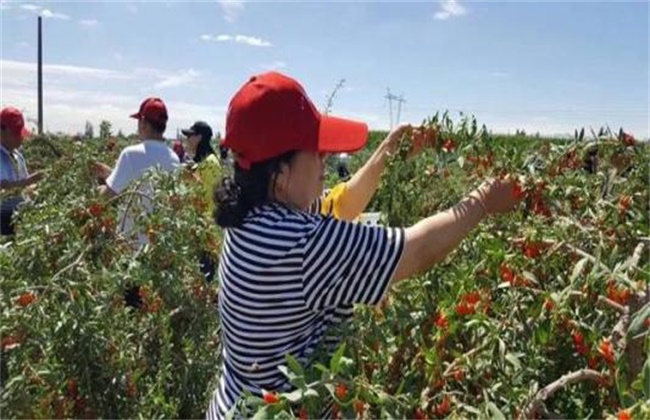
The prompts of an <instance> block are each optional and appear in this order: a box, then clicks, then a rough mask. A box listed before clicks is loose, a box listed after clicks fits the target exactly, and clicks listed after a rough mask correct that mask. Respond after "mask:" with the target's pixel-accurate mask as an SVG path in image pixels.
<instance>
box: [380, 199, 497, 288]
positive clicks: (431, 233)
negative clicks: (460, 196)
mask: <svg viewBox="0 0 650 420" xmlns="http://www.w3.org/2000/svg"><path fill="white" fill-rule="evenodd" d="M485 216H486V213H485V210H484V208H483V207H482V206H481V204H479V200H478V199H476V198H475V197H472V195H470V196H468V197H467V198H465V199H464V200H462V201H461V202H460V203H458V204H457V205H455V206H454V207H452V208H451V209H449V210H446V211H444V212H442V213H438V214H436V215H434V216H431V217H429V218H427V219H424V220H422V221H420V222H418V223H417V224H415V225H413V226H411V227H409V228H407V229H406V232H405V235H406V238H405V246H404V254H403V256H402V259H401V261H400V263H399V265H398V266H397V269H396V271H395V274H394V275H393V279H392V281H400V280H403V279H406V278H408V277H410V276H412V275H414V274H417V273H420V272H423V271H425V270H427V269H429V268H431V267H432V266H433V265H434V264H435V263H437V262H439V261H441V260H443V259H444V258H445V257H446V256H447V255H448V254H449V253H450V252H451V251H453V250H454V249H455V248H456V247H457V246H458V245H459V244H460V243H461V242H462V240H463V239H464V238H465V237H466V236H467V235H468V234H469V233H470V232H471V231H472V230H473V229H474V228H475V227H476V226H477V225H478V224H479V223H480V222H481V221H482V220H483V218H484V217H485Z"/></svg>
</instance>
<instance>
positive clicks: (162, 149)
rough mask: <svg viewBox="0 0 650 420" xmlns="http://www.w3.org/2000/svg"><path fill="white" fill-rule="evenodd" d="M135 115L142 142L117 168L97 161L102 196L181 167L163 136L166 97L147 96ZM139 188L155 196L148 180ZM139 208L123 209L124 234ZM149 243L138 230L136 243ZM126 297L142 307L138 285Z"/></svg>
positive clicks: (145, 204)
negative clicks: (158, 172) (152, 172)
mask: <svg viewBox="0 0 650 420" xmlns="http://www.w3.org/2000/svg"><path fill="white" fill-rule="evenodd" d="M131 118H135V119H137V120H138V136H139V137H140V140H141V142H140V143H139V144H135V145H132V146H128V147H126V148H125V149H124V150H122V152H121V153H120V157H119V158H118V159H117V163H116V164H115V168H111V167H109V166H108V165H105V164H103V163H99V162H96V163H95V172H96V176H97V178H98V179H99V180H100V181H101V182H102V183H103V184H104V185H101V186H100V187H99V190H100V194H101V195H102V196H105V197H112V196H115V195H117V194H120V193H121V192H123V191H124V190H125V189H126V188H127V187H128V186H129V184H131V182H133V181H137V180H139V179H140V178H142V177H143V176H144V175H145V174H146V173H147V172H148V171H150V170H155V169H158V170H162V171H166V172H172V171H174V170H176V169H177V168H180V160H179V159H178V155H176V153H175V152H174V151H173V150H172V149H171V148H170V147H169V146H167V144H166V142H165V139H164V137H163V134H164V132H165V129H166V128H167V120H168V114H167V107H166V106H165V103H164V102H163V101H162V99H160V98H147V99H145V100H144V102H142V105H140V110H139V111H138V112H136V113H135V114H133V115H131ZM138 190H139V192H140V193H142V195H143V196H151V194H152V193H153V186H152V185H151V184H150V183H148V182H143V183H141V184H140V186H139V187H138ZM127 201H128V200H127ZM134 201H135V202H137V203H139V208H141V209H143V210H144V211H146V212H147V213H150V212H151V211H152V210H153V203H152V202H151V201H150V200H148V199H142V197H139V198H138V200H134ZM137 209H138V205H137V204H136V205H135V208H134V206H133V202H131V205H126V206H125V207H122V208H121V209H120V211H119V226H118V228H119V230H120V231H121V232H122V233H123V234H124V235H129V234H131V233H132V232H133V231H134V229H133V225H134V221H133V219H134V216H135V214H134V213H137ZM136 232H137V231H136ZM147 242H148V239H147V236H146V235H144V234H143V233H142V232H137V243H136V244H134V245H136V247H141V246H143V245H145V244H147ZM124 300H125V302H126V304H127V306H131V307H135V308H138V307H140V305H141V304H142V301H141V298H140V296H139V288H138V286H133V287H129V288H127V289H126V290H125V292H124Z"/></svg>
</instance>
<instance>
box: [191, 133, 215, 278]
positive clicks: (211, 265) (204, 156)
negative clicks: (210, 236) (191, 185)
mask: <svg viewBox="0 0 650 420" xmlns="http://www.w3.org/2000/svg"><path fill="white" fill-rule="evenodd" d="M181 133H182V134H183V136H185V140H184V143H185V149H186V150H187V154H188V156H189V161H190V162H192V163H193V165H189V170H191V171H192V172H193V173H194V174H195V177H196V178H197V179H198V181H199V182H200V183H201V189H202V191H203V199H204V201H205V204H206V212H205V214H206V217H207V218H211V217H212V213H213V212H214V200H213V198H212V195H213V193H214V189H215V187H216V186H217V184H218V182H219V181H220V180H221V172H222V171H221V163H219V158H218V157H217V156H216V154H215V151H214V148H213V147H212V128H211V127H210V125H208V123H206V122H205V121H196V122H195V123H194V124H192V126H191V127H189V128H186V129H183V130H181ZM199 260H200V267H201V272H202V273H203V275H204V276H205V279H206V280H207V281H212V279H213V278H214V274H215V262H214V259H213V258H212V256H211V255H210V253H209V252H207V251H206V252H202V253H201V255H200V256H199Z"/></svg>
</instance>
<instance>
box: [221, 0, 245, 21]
mask: <svg viewBox="0 0 650 420" xmlns="http://www.w3.org/2000/svg"><path fill="white" fill-rule="evenodd" d="M217 3H219V6H221V9H222V10H223V18H224V19H225V20H226V21H228V22H230V23H233V22H235V21H236V20H237V18H239V15H241V14H242V13H243V12H244V1H243V0H219V1H218V2H217Z"/></svg>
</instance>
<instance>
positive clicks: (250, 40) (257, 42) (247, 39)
mask: <svg viewBox="0 0 650 420" xmlns="http://www.w3.org/2000/svg"><path fill="white" fill-rule="evenodd" d="M201 40H202V41H212V42H235V43H238V44H245V45H250V46H252V47H270V46H272V45H273V44H271V42H269V41H266V40H264V39H262V38H256V37H254V36H247V35H225V34H221V35H207V34H206V35H201Z"/></svg>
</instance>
